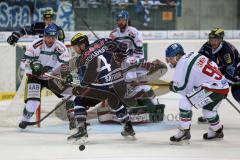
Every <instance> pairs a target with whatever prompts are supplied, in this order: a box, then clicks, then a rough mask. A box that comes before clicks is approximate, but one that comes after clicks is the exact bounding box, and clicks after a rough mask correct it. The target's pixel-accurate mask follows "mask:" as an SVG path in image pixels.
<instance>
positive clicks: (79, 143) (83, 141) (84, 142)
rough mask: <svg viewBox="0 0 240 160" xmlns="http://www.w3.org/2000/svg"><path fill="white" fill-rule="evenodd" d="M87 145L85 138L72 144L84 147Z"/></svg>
mask: <svg viewBox="0 0 240 160" xmlns="http://www.w3.org/2000/svg"><path fill="white" fill-rule="evenodd" d="M87 143H88V138H87V137H83V138H80V139H78V140H75V141H74V142H73V144H77V145H86V144H87Z"/></svg>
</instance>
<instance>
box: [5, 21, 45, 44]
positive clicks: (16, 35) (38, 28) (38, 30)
mask: <svg viewBox="0 0 240 160" xmlns="http://www.w3.org/2000/svg"><path fill="white" fill-rule="evenodd" d="M44 28H45V23H44V22H37V23H33V24H32V25H31V26H24V27H22V28H21V29H20V30H19V31H15V32H13V33H12V34H11V35H10V36H9V37H8V39H7V42H8V43H9V44H10V45H14V44H15V43H17V42H18V40H19V39H20V38H21V37H23V36H24V35H37V34H43V31H44Z"/></svg>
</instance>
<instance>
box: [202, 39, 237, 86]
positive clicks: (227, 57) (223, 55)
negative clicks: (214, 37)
mask: <svg viewBox="0 0 240 160" xmlns="http://www.w3.org/2000/svg"><path fill="white" fill-rule="evenodd" d="M215 52H216V53H213V51H212V48H211V45H210V43H209V42H206V43H205V44H204V45H203V46H202V47H201V49H200V50H199V53H200V54H202V55H204V56H206V57H208V58H209V59H211V60H212V61H214V62H216V63H217V65H218V67H219V69H220V71H221V72H222V73H223V74H224V75H225V77H226V78H227V79H228V80H230V81H232V82H239V80H240V55H239V52H238V51H237V49H236V48H235V47H234V46H233V45H232V44H231V43H229V42H226V41H223V42H222V44H221V46H220V47H219V48H218V49H217V51H215Z"/></svg>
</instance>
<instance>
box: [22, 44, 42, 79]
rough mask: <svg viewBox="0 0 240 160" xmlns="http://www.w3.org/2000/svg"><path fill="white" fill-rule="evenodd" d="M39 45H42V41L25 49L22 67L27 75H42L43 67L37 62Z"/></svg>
mask: <svg viewBox="0 0 240 160" xmlns="http://www.w3.org/2000/svg"><path fill="white" fill-rule="evenodd" d="M40 45H42V40H40V41H37V42H36V41H35V42H34V43H32V44H31V45H30V46H29V47H27V50H26V52H25V53H24V56H23V61H22V65H23V66H24V68H25V72H26V74H27V75H35V76H40V75H41V73H42V70H43V66H42V65H41V63H40V62H39V61H38V57H39V52H40V51H39V46H40Z"/></svg>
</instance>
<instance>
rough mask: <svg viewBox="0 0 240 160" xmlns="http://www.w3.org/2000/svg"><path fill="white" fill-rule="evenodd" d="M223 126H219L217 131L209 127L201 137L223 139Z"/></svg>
mask: <svg viewBox="0 0 240 160" xmlns="http://www.w3.org/2000/svg"><path fill="white" fill-rule="evenodd" d="M223 137H224V134H223V126H222V127H221V128H219V129H218V130H217V131H213V130H212V129H209V131H208V133H204V134H203V139H205V140H221V139H223Z"/></svg>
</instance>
